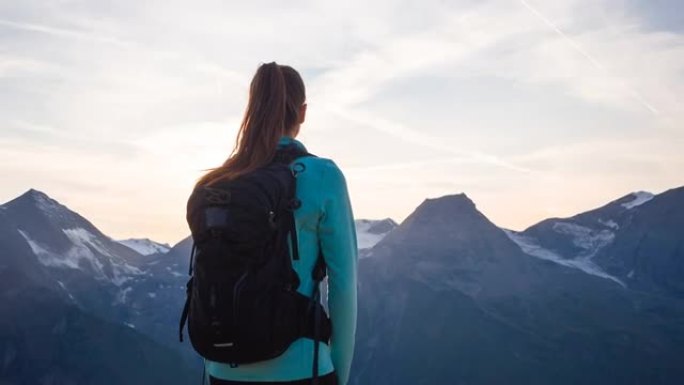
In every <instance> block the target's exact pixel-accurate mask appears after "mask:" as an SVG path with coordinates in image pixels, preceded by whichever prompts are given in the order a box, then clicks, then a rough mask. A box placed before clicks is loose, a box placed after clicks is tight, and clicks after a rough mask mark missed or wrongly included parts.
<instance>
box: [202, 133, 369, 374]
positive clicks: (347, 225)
mask: <svg viewBox="0 0 684 385" xmlns="http://www.w3.org/2000/svg"><path fill="white" fill-rule="evenodd" d="M279 145H280V146H284V145H296V146H299V147H300V148H302V149H305V148H304V146H303V144H302V143H301V142H299V141H297V140H295V139H293V138H290V137H287V136H283V137H282V138H281V139H280V141H279ZM291 167H292V169H293V171H296V172H297V178H296V187H297V198H298V199H299V200H300V201H301V206H300V207H299V208H298V209H296V210H295V212H294V213H295V223H296V228H297V236H298V246H299V247H298V249H299V257H300V259H299V260H297V261H293V268H294V270H295V271H296V272H297V275H298V277H299V280H300V286H299V288H298V291H299V292H300V293H302V294H304V295H307V296H311V294H312V292H313V289H314V281H313V279H312V274H311V273H312V271H313V268H314V265H315V263H316V260H317V257H318V253H319V245H320V248H321V251H322V253H323V257H324V260H325V262H326V266H327V271H328V277H329V278H328V286H329V289H328V307H329V310H330V316H331V321H332V325H333V337H332V339H331V342H330V346H328V345H327V344H325V343H322V342H319V375H321V376H323V375H326V374H329V373H331V372H333V371H335V372H336V373H337V377H338V378H339V380H340V383H341V384H344V383H345V382H346V380H347V378H348V375H349V368H350V366H351V358H352V355H353V350H354V333H355V328H356V263H357V247H356V232H355V228H354V219H353V214H352V210H351V206H350V202H349V197H348V192H347V187H346V182H345V179H344V176H343V174H342V172H341V171H340V170H339V168H338V167H337V166H336V165H335V163H334V162H333V161H331V160H329V159H325V158H317V157H303V158H299V159H298V160H297V161H295V162H294V163H293V165H292V166H291ZM313 354H314V341H313V340H311V339H308V338H300V339H298V340H296V341H295V342H294V343H292V345H290V347H289V348H288V349H287V351H286V352H285V353H283V354H282V355H281V356H279V357H276V358H275V359H272V360H268V361H262V362H259V363H255V364H246V365H239V366H237V367H231V366H230V365H228V364H222V363H218V362H213V361H207V371H208V373H209V375H210V376H211V377H214V378H218V379H223V380H231V381H243V382H250V381H252V382H265V381H273V382H275V381H293V380H299V379H306V378H310V377H311V375H312V365H313Z"/></svg>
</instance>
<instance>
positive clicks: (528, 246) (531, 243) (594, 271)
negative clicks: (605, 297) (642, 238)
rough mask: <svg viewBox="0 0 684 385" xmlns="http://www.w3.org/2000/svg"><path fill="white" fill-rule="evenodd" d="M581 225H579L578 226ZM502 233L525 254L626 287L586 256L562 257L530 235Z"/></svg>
mask: <svg viewBox="0 0 684 385" xmlns="http://www.w3.org/2000/svg"><path fill="white" fill-rule="evenodd" d="M580 227H581V226H580ZM503 231H504V233H506V235H507V236H508V238H510V240H512V241H513V242H514V243H515V244H517V245H518V246H519V247H520V249H521V250H522V251H523V253H525V254H527V255H531V256H533V257H537V258H540V259H544V260H547V261H552V262H555V263H557V264H559V265H563V266H566V267H571V268H574V269H578V270H581V271H583V272H585V273H587V274H590V275H594V276H597V277H601V278H604V279H609V280H611V281H613V282H615V283H617V284H619V285H620V286H622V287H625V288H626V287H627V285H625V284H624V283H623V282H622V281H621V280H619V279H618V278H616V277H614V276H612V275H610V274H608V273H606V272H604V271H603V270H601V268H600V267H599V266H597V265H596V264H595V263H593V262H592V261H591V259H588V258H578V259H564V258H563V257H561V256H560V255H558V254H556V253H554V252H553V251H551V250H548V249H545V248H543V247H542V246H540V245H539V244H537V242H536V240H534V239H533V238H531V237H527V236H524V235H522V234H519V233H516V232H514V231H511V230H506V229H504V230H503Z"/></svg>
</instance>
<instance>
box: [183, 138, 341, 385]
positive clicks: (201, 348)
mask: <svg viewBox="0 0 684 385" xmlns="http://www.w3.org/2000/svg"><path fill="white" fill-rule="evenodd" d="M302 156H312V155H311V154H308V153H306V152H303V151H302V150H300V149H299V148H297V147H296V146H294V145H290V146H287V147H285V148H282V149H279V150H278V151H277V153H276V155H275V158H274V161H273V162H272V163H271V164H269V165H267V166H265V167H262V168H260V169H257V170H255V171H253V172H251V173H249V174H246V175H243V176H240V177H238V178H236V179H235V180H232V181H229V182H218V183H216V184H214V185H212V186H210V187H203V186H198V187H196V188H195V190H194V191H193V192H192V194H191V195H190V198H189V199H188V205H187V220H188V224H189V226H190V230H191V233H192V239H193V247H192V251H191V255H190V272H189V274H190V279H189V281H188V283H187V299H186V302H185V307H184V309H183V313H182V316H181V320H180V331H179V334H180V340H181V341H183V328H184V326H185V323H186V320H187V324H188V334H189V336H190V342H191V343H192V346H193V348H194V349H195V350H196V351H197V352H198V353H199V354H200V355H201V356H203V357H205V358H207V359H210V360H212V361H217V362H223V363H227V364H230V365H232V366H237V365H238V364H243V363H251V362H258V361H263V360H268V359H271V358H274V357H277V356H279V355H280V354H282V353H283V352H284V351H285V350H286V349H287V348H288V346H289V345H290V344H291V343H292V342H293V341H294V340H295V339H297V338H300V337H309V338H312V339H314V340H316V341H323V342H325V343H327V342H328V340H329V339H330V334H331V325H330V320H329V318H328V317H327V315H326V314H325V310H324V309H323V308H322V306H321V304H320V301H319V296H320V293H319V284H320V282H321V280H322V279H323V278H324V277H325V263H324V262H323V257H322V255H321V254H320V252H319V256H318V262H317V263H316V268H315V269H314V272H313V279H314V293H313V295H312V296H311V297H308V296H305V295H302V294H300V293H299V292H297V288H298V287H299V278H298V277H297V273H296V272H295V271H294V269H293V268H292V259H294V260H296V259H298V258H299V252H298V248H297V233H296V229H295V219H294V210H296V209H297V208H298V207H299V206H300V205H301V202H300V201H299V200H297V198H296V191H295V190H296V183H295V182H296V179H295V178H296V172H293V171H291V169H290V167H289V164H290V163H292V162H293V161H295V160H296V159H297V158H298V157H302ZM303 166H304V165H303V164H302V163H296V164H295V165H294V168H295V169H299V170H301V169H303ZM288 238H289V241H290V244H288ZM290 245H291V247H290ZM319 250H320V248H319ZM314 346H315V347H316V349H315V350H316V351H315V355H314V371H315V372H317V366H318V365H317V364H318V362H317V356H318V349H317V347H318V344H314ZM315 372H314V373H315ZM315 377H317V376H316V375H314V378H315Z"/></svg>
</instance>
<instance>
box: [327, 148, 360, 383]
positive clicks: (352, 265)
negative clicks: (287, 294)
mask: <svg viewBox="0 0 684 385" xmlns="http://www.w3.org/2000/svg"><path fill="white" fill-rule="evenodd" d="M324 173H325V174H324V180H325V183H324V184H323V186H325V188H326V190H328V191H327V192H328V194H326V197H325V200H324V201H323V213H322V217H321V221H320V223H319V228H318V231H319V238H320V244H321V249H322V252H323V257H324V259H325V262H326V264H327V267H328V310H329V312H330V319H331V321H332V336H331V341H330V349H331V355H332V362H333V366H334V367H335V371H336V372H337V376H338V380H339V383H340V385H345V384H346V383H347V381H348V380H349V371H350V369H351V362H352V357H353V355H354V340H355V335H356V312H357V282H356V280H357V272H356V268H357V258H358V255H357V254H358V251H357V244H356V228H355V226H354V216H353V213H352V209H351V204H350V201H349V194H348V191H347V184H346V180H345V178H344V175H343V174H342V172H341V171H340V169H339V168H338V167H337V165H335V163H334V162H332V161H330V164H329V167H327V168H326V169H325V171H324Z"/></svg>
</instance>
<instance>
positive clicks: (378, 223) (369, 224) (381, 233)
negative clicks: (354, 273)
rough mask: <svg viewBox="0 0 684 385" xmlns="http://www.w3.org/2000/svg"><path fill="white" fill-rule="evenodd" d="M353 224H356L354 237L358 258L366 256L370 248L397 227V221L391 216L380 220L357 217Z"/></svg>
mask: <svg viewBox="0 0 684 385" xmlns="http://www.w3.org/2000/svg"><path fill="white" fill-rule="evenodd" d="M354 225H355V226H356V239H357V243H358V248H359V257H360V258H364V257H366V256H368V255H367V254H368V251H369V250H370V248H372V247H373V246H375V244H377V243H378V242H380V240H382V238H384V237H385V236H386V235H387V234H388V233H389V232H390V231H392V230H393V229H394V228H395V227H397V223H396V222H395V221H393V220H392V219H391V218H385V219H381V220H373V219H357V220H355V221H354Z"/></svg>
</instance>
